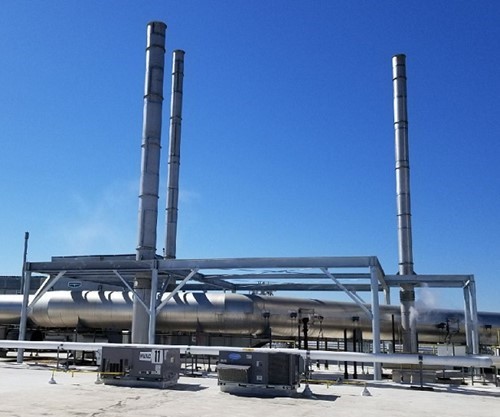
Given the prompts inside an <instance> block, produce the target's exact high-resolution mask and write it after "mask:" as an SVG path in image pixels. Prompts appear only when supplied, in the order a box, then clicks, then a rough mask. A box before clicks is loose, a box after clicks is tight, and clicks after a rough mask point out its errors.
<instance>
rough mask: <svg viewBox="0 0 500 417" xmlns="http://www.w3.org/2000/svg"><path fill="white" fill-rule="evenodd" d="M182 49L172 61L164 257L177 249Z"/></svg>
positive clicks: (182, 80)
mask: <svg viewBox="0 0 500 417" xmlns="http://www.w3.org/2000/svg"><path fill="white" fill-rule="evenodd" d="M183 83H184V51H181V50H175V51H174V54H173V63H172V94H171V104H170V144H169V159H168V166H169V172H168V190H167V213H166V214H167V222H166V242H165V258H168V259H175V257H176V251H177V214H178V205H179V204H178V203H179V169H180V157H181V123H182V91H183Z"/></svg>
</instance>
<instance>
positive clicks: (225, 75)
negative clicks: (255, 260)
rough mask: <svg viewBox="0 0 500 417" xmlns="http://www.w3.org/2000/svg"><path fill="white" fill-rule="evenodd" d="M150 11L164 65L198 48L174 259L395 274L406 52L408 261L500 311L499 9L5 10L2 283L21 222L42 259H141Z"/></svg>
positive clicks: (149, 6)
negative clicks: (363, 258)
mask: <svg viewBox="0 0 500 417" xmlns="http://www.w3.org/2000/svg"><path fill="white" fill-rule="evenodd" d="M151 20H162V21H165V22H166V23H167V25H168V31H167V49H168V54H167V63H166V66H167V67H168V70H167V73H169V72H170V66H171V52H172V51H173V50H174V49H184V50H185V51H186V61H185V90H184V100H185V101H184V113H183V136H182V156H181V200H180V207H179V210H180V211H179V230H178V250H177V255H178V257H179V258H207V257H218V258H223V257H254V256H326V255H328V256H343V255H376V256H378V257H379V259H380V261H381V263H382V266H383V267H384V269H385V271H386V273H395V272H396V271H397V233H396V198H395V178H394V145H393V143H394V133H393V110H392V79H391V78H392V75H391V57H392V56H393V55H394V54H397V53H405V54H406V55H407V72H408V94H409V122H410V133H409V138H410V158H411V161H410V163H411V175H412V176H411V190H412V208H413V226H414V229H413V234H414V258H415V270H416V271H417V272H418V273H422V274H424V273H425V274H431V273H432V274H434V273H436V274H438V273H445V274H454V273H457V274H474V275H475V277H476V280H477V285H478V304H479V309H480V310H493V311H499V310H500V306H499V303H498V300H499V294H500V222H499V220H498V216H499V214H500V163H499V157H500V118H499V110H500V81H499V72H498V69H499V68H500V54H499V50H498V44H499V40H500V23H499V22H500V2H497V1H479V2H473V1H453V2H435V1H405V2H401V1H354V0H349V1H333V0H330V1H326V0H325V1H237V0H232V1H189V0H188V1H186V0H183V1H168V0H162V1H148V2H143V1H79V2H76V1H43V2H42V1H29V2H26V1H5V2H2V12H1V14H0V51H1V65H0V80H1V85H2V88H1V89H0V97H1V100H0V126H1V135H2V152H1V153H0V158H1V159H0V167H1V172H2V180H1V182H0V194H1V195H2V200H1V201H2V204H1V205H0V215H1V217H0V218H1V229H0V230H1V239H0V253H1V257H0V274H1V275H10V274H13V275H19V274H20V270H21V263H22V249H23V239H24V232H25V231H29V232H30V233H31V239H30V247H29V256H28V258H29V260H31V261H46V260H49V259H50V257H51V256H52V255H77V254H116V253H134V251H135V246H136V244H137V208H138V198H137V195H138V188H139V173H140V142H141V126H142V104H143V102H142V94H143V84H144V47H145V28H146V24H147V22H148V21H151ZM165 90H166V92H165V96H166V98H167V100H166V101H165V106H164V109H165V111H164V114H165V118H164V120H165V123H164V135H163V162H162V185H161V194H162V199H161V200H160V203H159V207H160V216H159V243H158V253H161V251H162V248H163V246H164V245H163V243H162V242H163V240H164V211H163V209H164V207H165V198H164V196H165V189H166V185H165V183H166V181H165V180H166V169H167V163H166V158H167V149H168V133H167V132H168V111H169V110H168V107H169V106H168V103H169V90H170V77H169V76H167V77H166V86H165ZM317 296H318V297H321V296H324V295H322V294H318V295H317ZM432 297H438V299H437V300H436V301H439V302H442V303H443V305H444V306H449V307H453V308H455V307H458V308H460V307H462V304H463V303H462V293H461V291H458V290H450V291H448V292H443V293H442V294H438V295H437V296H434V295H432ZM432 297H431V299H432ZM394 298H395V299H397V294H395V295H394Z"/></svg>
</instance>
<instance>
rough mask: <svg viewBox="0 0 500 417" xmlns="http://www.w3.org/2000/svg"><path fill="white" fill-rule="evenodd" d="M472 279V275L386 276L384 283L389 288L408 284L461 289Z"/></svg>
mask: <svg viewBox="0 0 500 417" xmlns="http://www.w3.org/2000/svg"><path fill="white" fill-rule="evenodd" d="M471 279H472V275H386V276H385V277H384V280H385V282H386V283H387V285H388V286H389V287H399V286H400V285H401V284H410V285H414V286H416V287H419V286H428V287H434V288H453V287H456V288H462V287H464V286H465V284H466V283H467V282H468V281H470V280H471Z"/></svg>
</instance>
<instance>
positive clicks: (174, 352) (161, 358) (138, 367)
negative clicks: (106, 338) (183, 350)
mask: <svg viewBox="0 0 500 417" xmlns="http://www.w3.org/2000/svg"><path fill="white" fill-rule="evenodd" d="M180 369H181V361H180V350H179V349H145V348H139V347H125V346H124V347H107V346H103V348H102V360H101V369H100V371H101V378H102V380H103V382H104V384H106V385H120V386H127V387H150V388H167V387H169V386H171V385H174V384H176V383H177V381H178V379H179V372H180Z"/></svg>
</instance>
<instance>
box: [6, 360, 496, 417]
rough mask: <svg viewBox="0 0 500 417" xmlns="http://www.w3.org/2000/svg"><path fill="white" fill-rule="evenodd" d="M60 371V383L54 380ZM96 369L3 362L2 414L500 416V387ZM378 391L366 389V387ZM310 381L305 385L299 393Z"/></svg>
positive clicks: (27, 416) (94, 416)
mask: <svg viewBox="0 0 500 417" xmlns="http://www.w3.org/2000/svg"><path fill="white" fill-rule="evenodd" d="M52 375H54V380H55V381H56V384H49V380H50V379H51V378H52ZM96 377H97V374H96V373H95V372H93V368H79V370H78V371H74V372H53V371H52V368H51V367H47V366H41V365H34V364H32V365H27V364H24V365H17V364H15V363H12V362H0V416H6V417H7V416H8V417H16V416H19V417H31V416H33V417H35V416H36V417H40V416H55V417H59V416H60V417H68V416H79V417H82V416H89V417H90V416H92V417H114V416H116V417H128V416H134V417H136V416H141V417H148V416H169V417H184V416H186V417H187V416H189V417H193V416H200V417H211V416H214V417H215V416H217V417H219V416H226V415H227V416H232V417H253V416H256V417H264V416H271V417H285V416H286V417H290V416H307V417H314V416H318V417H325V416H327V415H332V416H333V415H335V416H350V417H357V416H360V417H361V416H363V417H372V416H373V417H381V416H390V417H398V416H405V417H410V416H415V417H417V416H418V417H422V416H425V415H435V416H440V417H447V416H450V417H452V416H453V417H457V416H467V417H470V416H475V417H482V416H484V417H490V416H492V415H495V414H496V412H495V409H497V408H498V402H499V398H500V388H497V387H494V386H491V385H489V386H483V385H479V384H478V385H475V386H473V387H470V386H458V387H457V386H454V387H452V386H447V385H438V384H433V385H432V387H433V388H434V391H418V390H413V389H411V388H410V387H409V386H408V385H399V384H395V383H393V382H389V381H387V382H385V381H384V382H381V383H376V384H375V383H373V382H367V383H366V385H365V383H364V381H363V382H361V381H360V383H348V384H338V385H330V386H329V387H327V386H326V385H316V384H313V385H310V388H311V390H312V393H313V395H314V397H315V399H307V398H304V397H302V396H300V395H297V396H296V397H292V398H279V397H277V398H255V397H238V396H235V395H231V394H226V393H222V392H220V389H219V387H218V386H217V378H216V376H215V374H209V375H208V377H205V378H191V377H181V378H180V379H179V384H178V385H176V386H175V387H173V388H170V389H163V390H160V389H150V388H128V387H117V386H109V385H103V384H96V383H95V382H96ZM365 387H366V389H367V390H368V391H369V393H370V394H371V396H368V395H362V394H363V391H364V389H365ZM304 388H305V386H304V385H302V386H301V387H300V388H299V393H300V392H302V391H303V390H304Z"/></svg>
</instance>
